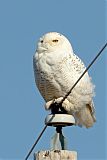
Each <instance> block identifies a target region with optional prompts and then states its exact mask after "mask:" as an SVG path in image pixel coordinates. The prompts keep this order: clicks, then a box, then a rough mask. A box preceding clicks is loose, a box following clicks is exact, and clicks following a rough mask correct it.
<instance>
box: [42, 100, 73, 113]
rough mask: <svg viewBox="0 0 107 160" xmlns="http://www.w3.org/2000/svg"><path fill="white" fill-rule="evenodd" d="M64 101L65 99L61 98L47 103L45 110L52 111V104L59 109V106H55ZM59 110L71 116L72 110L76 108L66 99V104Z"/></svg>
mask: <svg viewBox="0 0 107 160" xmlns="http://www.w3.org/2000/svg"><path fill="white" fill-rule="evenodd" d="M62 99H63V97H59V98H57V99H53V100H51V101H48V102H46V104H45V109H46V110H50V109H51V110H52V104H53V106H54V107H58V105H56V106H55V105H54V104H60V102H61V100H62ZM59 108H60V110H62V111H63V112H66V113H69V114H71V113H72V110H73V109H74V106H73V105H72V104H71V103H70V102H69V101H68V100H67V99H65V100H64V102H63V103H62V105H61V106H60V107H59ZM61 108H62V109H61ZM56 110H57V109H56ZM58 110H59V109H58Z"/></svg>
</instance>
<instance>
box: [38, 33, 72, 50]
mask: <svg viewBox="0 0 107 160" xmlns="http://www.w3.org/2000/svg"><path fill="white" fill-rule="evenodd" d="M37 50H38V51H39V52H45V51H46V52H54V51H58V50H64V51H68V50H69V51H72V46H71V44H70V42H69V41H68V39H67V38H66V37H65V36H64V35H62V34H60V33H57V32H49V33H46V34H45V35H43V36H42V37H41V38H40V40H39V42H38V47H37Z"/></svg>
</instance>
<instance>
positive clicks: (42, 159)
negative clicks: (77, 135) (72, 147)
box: [34, 112, 77, 160]
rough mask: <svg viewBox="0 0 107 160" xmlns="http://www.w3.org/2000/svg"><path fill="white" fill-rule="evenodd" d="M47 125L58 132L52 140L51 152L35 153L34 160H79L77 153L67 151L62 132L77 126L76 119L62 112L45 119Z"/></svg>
mask: <svg viewBox="0 0 107 160" xmlns="http://www.w3.org/2000/svg"><path fill="white" fill-rule="evenodd" d="M45 124H46V125H48V126H51V127H56V132H55V134H54V136H53V137H52V138H51V148H50V150H46V151H42V150H41V151H38V152H37V153H34V160H77V152H76V151H68V150H67V143H66V138H65V137H64V135H63V132H62V128H63V127H68V126H72V125H75V119H74V117H73V116H72V115H69V114H62V113H61V112H59V113H57V114H49V115H47V117H46V119H45Z"/></svg>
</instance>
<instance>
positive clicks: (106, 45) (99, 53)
mask: <svg viewBox="0 0 107 160" xmlns="http://www.w3.org/2000/svg"><path fill="white" fill-rule="evenodd" d="M106 47H107V43H106V44H105V45H104V46H103V47H102V49H101V50H100V51H99V52H98V54H97V55H96V56H95V58H94V59H93V60H92V62H91V63H90V64H89V65H88V67H87V68H86V69H85V71H84V72H83V73H82V75H81V76H80V77H79V78H78V80H77V81H76V82H75V83H74V85H73V86H72V87H71V89H70V90H69V92H68V93H67V94H66V95H65V96H64V97H63V99H62V100H61V102H60V103H59V105H60V106H61V105H62V103H63V102H64V101H65V99H66V98H67V97H68V96H69V95H70V93H71V91H72V90H73V89H74V87H75V86H76V85H77V83H78V82H79V81H80V80H81V78H82V77H83V76H84V74H85V73H86V72H87V71H88V70H89V68H90V67H91V66H92V65H93V63H94V62H95V61H96V60H97V58H98V57H99V56H100V55H101V53H102V52H103V50H104V49H105V48H106Z"/></svg>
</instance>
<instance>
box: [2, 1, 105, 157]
mask: <svg viewBox="0 0 107 160" xmlns="http://www.w3.org/2000/svg"><path fill="white" fill-rule="evenodd" d="M105 4H106V1H104V0H90V1H89V0H88V1H86V0H82V1H78V0H63V1H62V0H54V1H50V0H45V1H42V0H30V1H29V0H0V160H1V159H7V160H8V159H20V160H21V159H24V157H25V156H26V154H27V153H28V150H29V149H30V148H31V146H32V144H33V143H34V141H35V139H36V138H37V136H38V135H39V133H40V131H41V130H42V128H43V127H44V119H45V117H46V115H47V114H48V112H46V111H45V109H44V107H43V106H44V103H45V102H44V100H43V98H42V97H41V95H40V94H39V92H38V90H37V88H36V86H35V83H34V75H33V67H32V57H33V54H34V52H35V48H36V44H37V41H38V38H39V37H40V36H41V35H43V34H44V33H46V32H50V31H57V32H60V33H62V34H64V35H66V36H67V37H68V39H69V40H70V41H71V43H72V46H73V49H74V51H75V53H76V54H77V55H78V56H79V57H80V58H81V59H82V60H83V61H84V63H85V64H86V66H87V65H88V64H89V62H90V61H91V60H92V59H93V58H94V56H95V55H96V53H97V52H98V51H99V50H100V48H101V47H102V46H103V44H104V43H105V41H106V40H105V39H106V34H105V23H106V22H105ZM105 59H106V56H105V51H104V52H103V54H102V56H101V57H100V58H99V59H98V60H97V62H96V63H95V64H94V65H93V66H92V68H91V69H90V71H89V74H90V75H91V77H92V79H93V83H94V84H95V85H96V89H95V92H96V97H95V98H94V103H95V108H96V117H97V122H96V124H95V125H94V127H92V128H90V129H85V128H79V127H68V128H65V129H64V135H65V136H66V137H67V138H68V142H69V144H68V149H69V150H76V151H77V152H78V160H105V159H106V158H107V156H106V150H107V148H106V134H107V133H106V102H105V101H106V100H105V98H106V97H105V96H106V89H105V87H106V80H105V78H106V71H105V70H106V69H105V68H106V67H105ZM53 134H54V128H52V127H49V128H47V130H46V132H45V133H44V135H43V136H42V138H41V140H40V141H39V143H38V145H37V146H36V148H35V150H34V151H33V153H34V152H37V151H38V150H46V149H49V145H50V144H49V143H50V139H51V137H52V136H53ZM32 155H33V154H32ZM30 158H31V159H32V158H33V156H31V157H30Z"/></svg>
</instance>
